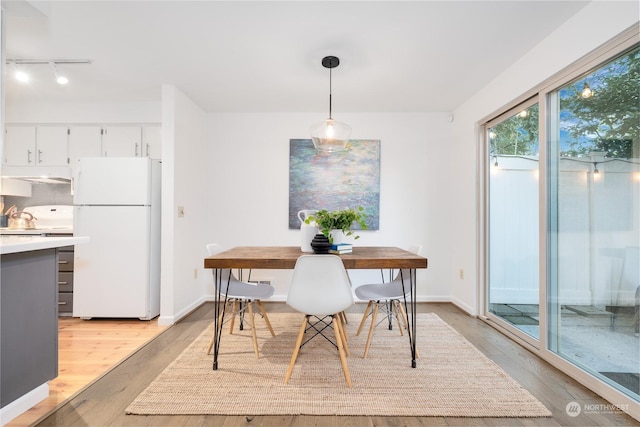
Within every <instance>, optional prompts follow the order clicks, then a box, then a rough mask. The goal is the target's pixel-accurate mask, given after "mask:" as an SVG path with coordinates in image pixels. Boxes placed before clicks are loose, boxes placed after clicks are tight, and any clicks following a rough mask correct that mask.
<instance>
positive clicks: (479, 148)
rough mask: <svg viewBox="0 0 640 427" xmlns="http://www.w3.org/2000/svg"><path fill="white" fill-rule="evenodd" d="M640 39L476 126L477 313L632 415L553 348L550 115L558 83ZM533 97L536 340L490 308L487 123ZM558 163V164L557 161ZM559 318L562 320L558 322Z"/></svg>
mask: <svg viewBox="0 0 640 427" xmlns="http://www.w3.org/2000/svg"><path fill="white" fill-rule="evenodd" d="M639 42H640V28H639V27H637V26H632V27H630V28H628V29H627V30H626V31H624V32H622V33H621V34H619V35H618V36H616V37H614V38H613V39H612V40H610V41H609V42H607V43H605V44H604V45H602V46H601V47H599V48H597V49H595V50H594V51H593V52H591V53H589V54H587V55H585V56H584V57H583V58H582V59H580V60H579V61H577V62H576V63H574V64H573V65H570V66H569V67H567V68H566V69H564V70H562V71H560V72H559V73H557V74H556V75H553V76H551V77H550V78H549V79H547V80H545V81H543V82H542V83H540V84H539V85H537V86H536V87H535V88H533V89H531V90H530V91H529V92H527V93H525V94H524V95H522V96H521V97H519V98H518V99H516V100H514V101H513V102H511V103H509V104H507V105H505V106H504V107H503V108H502V109H500V110H498V111H496V112H495V113H493V114H491V115H489V116H487V117H485V118H484V119H482V120H480V121H478V122H477V123H478V124H477V127H476V142H477V145H476V158H477V160H478V163H477V177H478V179H477V191H476V194H477V196H476V206H477V209H478V215H477V222H476V229H477V237H478V238H477V240H476V242H477V247H476V249H477V261H476V263H477V274H478V276H477V292H478V298H477V304H478V306H477V307H476V308H477V312H478V313H479V315H478V317H479V319H481V320H483V321H485V322H486V323H487V324H489V325H490V326H492V327H494V328H496V329H497V330H499V331H501V332H502V333H504V334H505V335H507V336H508V337H510V338H512V339H513V340H514V341H515V342H516V343H518V344H520V345H522V346H523V347H525V348H527V349H528V350H530V351H532V352H533V353H534V354H535V355H537V356H538V357H540V358H541V359H543V360H545V361H546V362H548V363H549V364H551V365H552V366H554V367H556V368H558V369H559V370H561V371H562V372H564V373H565V374H567V375H569V376H571V377H572V378H573V379H575V380H576V381H578V382H579V383H581V384H583V385H584V386H585V387H587V388H589V389H591V390H592V391H594V392H596V393H597V394H599V395H601V396H602V397H604V398H605V399H607V400H608V401H610V402H613V403H615V404H616V405H625V406H626V408H628V410H625V412H628V413H629V414H630V415H631V416H633V417H634V418H636V419H639V420H640V409H639V408H640V405H638V403H637V402H636V401H634V400H633V399H631V398H630V397H628V396H627V395H625V394H624V393H622V392H620V391H618V390H616V389H615V388H613V387H611V386H609V385H608V384H606V383H604V382H602V381H600V380H599V379H597V378H595V377H594V376H592V375H590V374H589V373H587V372H586V371H584V370H583V369H581V368H580V367H578V366H576V365H574V364H573V363H571V362H569V361H568V360H566V359H564V358H562V357H561V356H559V355H558V354H556V353H554V352H552V351H550V350H549V341H550V331H549V330H548V325H549V324H550V323H549V315H552V314H551V313H549V312H548V308H549V301H548V299H549V296H550V295H549V292H550V290H549V289H548V286H549V283H551V281H550V279H551V275H552V274H555V273H554V272H553V271H550V270H549V269H548V266H549V264H551V263H550V261H549V259H550V258H549V257H551V256H556V255H557V253H556V252H555V248H554V246H553V245H551V243H552V242H554V241H555V240H554V236H553V233H554V232H556V231H554V230H550V229H549V225H550V224H554V223H555V222H554V221H553V218H552V216H551V215H553V214H550V213H549V200H550V199H549V198H550V197H555V195H557V191H556V190H555V189H554V187H553V186H554V185H555V184H557V183H555V182H553V180H552V179H549V178H550V177H549V176H548V171H549V170H550V167H551V166H552V165H551V162H558V161H559V160H558V159H554V158H553V156H550V155H549V152H548V149H549V148H548V147H549V144H548V138H549V137H550V136H551V133H552V132H553V130H554V129H553V128H552V127H551V126H552V123H553V122H552V120H551V118H549V117H548V116H549V113H548V112H549V107H550V102H552V99H551V98H552V97H551V96H550V94H551V93H552V92H554V91H556V90H557V89H558V88H560V87H561V86H563V85H564V84H567V83H568V82H570V81H572V80H575V79H576V78H577V77H579V76H580V75H583V74H588V73H589V72H591V71H592V70H593V69H595V68H596V67H598V66H599V65H601V64H603V63H605V62H607V61H609V60H610V59H611V58H613V57H615V56H618V55H620V54H622V53H623V52H624V51H627V50H630V49H632V48H633V47H634V46H637V45H638V43H639ZM528 100H531V101H532V102H533V103H535V102H538V108H539V117H540V120H539V132H540V135H539V195H538V196H539V209H540V215H539V230H540V231H539V252H540V257H539V260H540V262H539V282H540V286H539V295H540V301H539V309H540V313H539V314H540V321H539V328H540V334H539V336H540V338H539V341H537V340H535V339H533V337H531V336H530V335H528V334H526V333H524V332H522V331H519V330H518V329H517V328H515V327H514V326H512V325H510V324H509V323H508V322H506V321H504V320H501V319H500V318H499V317H498V316H495V315H493V314H492V313H489V311H488V309H489V305H488V302H489V301H488V284H489V275H488V273H489V271H488V265H489V258H488V257H489V252H488V250H489V241H488V239H489V233H488V232H489V230H488V224H489V205H488V202H489V189H488V186H489V173H490V170H489V169H490V160H491V159H490V156H489V154H490V153H489V144H488V135H487V129H488V127H490V126H487V124H490V123H495V122H494V120H496V119H498V118H500V117H503V118H504V115H507V114H511V115H513V111H514V110H515V111H517V110H518V108H522V106H521V104H523V103H525V102H527V101H528ZM553 166H557V164H556V165H553ZM556 323H557V322H556Z"/></svg>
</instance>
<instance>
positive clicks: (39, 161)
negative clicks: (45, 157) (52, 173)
mask: <svg viewBox="0 0 640 427" xmlns="http://www.w3.org/2000/svg"><path fill="white" fill-rule="evenodd" d="M38 163H42V150H38Z"/></svg>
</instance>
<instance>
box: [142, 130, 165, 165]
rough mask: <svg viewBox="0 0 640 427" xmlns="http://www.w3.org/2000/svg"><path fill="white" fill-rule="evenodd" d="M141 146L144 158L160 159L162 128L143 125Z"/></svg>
mask: <svg viewBox="0 0 640 427" xmlns="http://www.w3.org/2000/svg"><path fill="white" fill-rule="evenodd" d="M142 144H143V145H144V149H145V156H147V157H151V158H152V159H157V160H160V159H162V126H160V125H144V126H143V127H142Z"/></svg>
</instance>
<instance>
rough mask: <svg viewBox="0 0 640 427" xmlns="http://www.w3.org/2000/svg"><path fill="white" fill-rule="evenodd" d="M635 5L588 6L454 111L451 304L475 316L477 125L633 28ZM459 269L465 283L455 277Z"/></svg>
mask: <svg viewBox="0 0 640 427" xmlns="http://www.w3.org/2000/svg"><path fill="white" fill-rule="evenodd" d="M638 16H639V13H638V3H637V2H599V1H596V2H591V3H589V4H588V5H587V6H586V7H585V8H584V9H582V10H581V11H580V12H579V13H577V14H576V15H575V16H573V17H572V18H571V19H569V20H568V21H567V22H566V23H565V24H564V25H563V26H562V27H560V28H559V29H558V30H556V31H555V32H554V33H552V34H550V35H549V37H547V39H545V40H544V41H543V42H542V43H540V44H539V45H538V46H536V47H535V48H534V49H532V50H531V51H530V52H529V53H528V54H527V55H525V56H524V57H522V58H521V59H520V60H519V61H517V62H516V63H515V64H513V65H512V66H511V67H509V68H508V69H506V70H505V71H504V72H503V73H502V74H500V75H499V76H497V77H496V78H495V80H493V81H492V82H491V83H490V84H488V85H487V86H485V87H483V88H481V89H480V90H479V91H478V93H477V94H476V95H474V96H473V97H471V98H470V99H469V100H467V102H465V103H464V104H463V105H461V106H460V107H459V108H457V109H456V110H455V111H454V114H455V117H456V119H455V121H454V126H453V142H452V147H451V148H452V151H451V154H452V156H451V163H450V165H449V166H450V171H451V177H452V193H453V194H456V198H455V199H454V200H453V201H452V209H451V213H452V214H451V216H450V218H451V223H452V225H453V227H452V235H451V239H452V242H451V244H452V247H453V248H455V250H454V251H452V265H453V267H454V268H453V270H454V274H453V276H452V277H451V283H452V295H453V302H454V303H456V304H457V305H459V306H460V307H462V308H464V309H465V310H467V311H469V312H470V313H472V314H477V313H478V308H479V307H478V304H479V301H480V299H479V296H478V293H477V287H478V286H477V284H478V281H477V277H476V276H477V265H476V260H477V255H478V254H477V244H476V242H477V236H478V234H477V233H478V224H477V218H478V214H479V212H478V209H477V197H476V196H477V194H478V193H477V185H476V179H477V173H476V167H477V131H476V130H477V124H478V122H479V121H480V120H481V119H483V118H484V117H486V116H488V115H490V114H492V113H493V112H495V111H496V110H498V109H499V108H501V107H503V106H504V105H506V104H508V103H510V102H512V101H513V100H514V99H516V98H518V97H520V96H521V95H522V94H524V93H525V92H527V91H529V90H531V89H532V88H533V87H535V86H536V85H538V84H540V83H541V82H543V81H544V80H546V79H547V78H549V77H551V76H553V75H554V74H555V73H557V72H559V71H560V70H562V69H563V68H565V67H567V66H569V65H570V64H571V63H573V62H575V61H577V60H578V59H580V58H581V57H582V56H584V55H586V54H587V53H589V52H590V51H592V50H594V49H595V48H597V47H598V46H600V45H602V44H603V43H605V42H606V41H608V40H610V39H611V38H613V37H614V36H616V35H617V34H619V33H620V32H622V31H623V30H625V29H626V28H628V27H630V26H631V25H638ZM458 267H460V268H464V270H465V272H466V274H465V279H464V280H461V279H459V277H457V273H455V271H456V268H458Z"/></svg>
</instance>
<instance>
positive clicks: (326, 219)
mask: <svg viewBox="0 0 640 427" xmlns="http://www.w3.org/2000/svg"><path fill="white" fill-rule="evenodd" d="M366 218H367V215H366V214H365V213H364V208H363V207H362V206H359V207H358V209H352V208H349V209H342V210H336V211H328V210H326V209H322V210H319V211H318V212H316V213H315V214H314V215H309V216H308V217H307V218H306V219H305V220H304V222H305V223H306V224H311V223H312V222H315V223H316V225H317V226H318V229H319V230H320V232H321V233H322V234H324V235H325V236H327V237H328V238H329V241H330V242H331V243H333V237H332V236H331V230H342V232H343V233H344V235H345V236H351V235H353V238H354V239H359V238H360V236H358V235H357V234H354V232H353V230H351V227H352V226H353V224H354V223H356V224H358V225H360V228H362V229H363V230H366V229H367V224H366V222H365V221H366Z"/></svg>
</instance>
